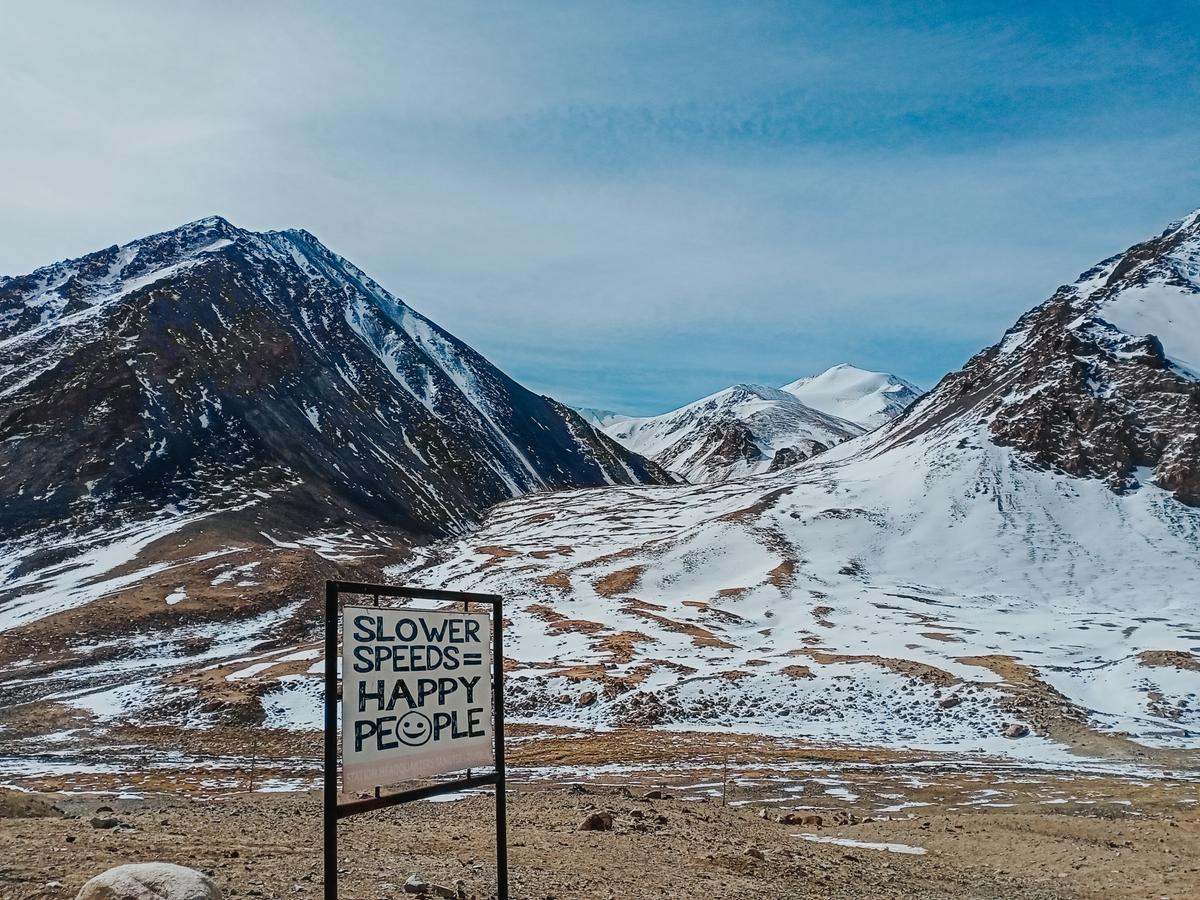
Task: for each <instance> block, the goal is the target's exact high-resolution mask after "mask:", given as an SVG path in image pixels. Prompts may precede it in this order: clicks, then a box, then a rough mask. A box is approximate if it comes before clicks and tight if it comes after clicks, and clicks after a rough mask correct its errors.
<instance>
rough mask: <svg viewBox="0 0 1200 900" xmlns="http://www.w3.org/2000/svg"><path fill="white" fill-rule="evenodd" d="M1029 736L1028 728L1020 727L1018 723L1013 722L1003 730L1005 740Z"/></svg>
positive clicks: (1025, 726)
mask: <svg viewBox="0 0 1200 900" xmlns="http://www.w3.org/2000/svg"><path fill="white" fill-rule="evenodd" d="M1028 734H1029V726H1028V725H1022V724H1021V723H1020V722H1014V723H1013V724H1011V725H1009V726H1008V727H1007V728H1005V729H1004V736H1005V737H1006V738H1023V737H1026V736H1027V735H1028Z"/></svg>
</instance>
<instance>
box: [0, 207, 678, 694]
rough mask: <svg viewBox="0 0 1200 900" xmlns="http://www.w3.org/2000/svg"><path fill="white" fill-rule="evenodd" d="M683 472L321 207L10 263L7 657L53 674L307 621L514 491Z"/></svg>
mask: <svg viewBox="0 0 1200 900" xmlns="http://www.w3.org/2000/svg"><path fill="white" fill-rule="evenodd" d="M668 479H669V476H668V475H667V474H666V473H665V472H663V471H662V470H661V469H660V468H659V467H657V466H656V465H655V464H653V463H650V462H648V461H646V460H643V459H641V458H640V457H638V456H636V455H635V454H633V453H630V452H629V451H628V450H626V449H625V448H623V447H621V446H620V445H619V444H617V443H615V442H614V441H612V440H611V439H610V438H608V437H606V436H605V435H602V434H600V433H598V432H597V431H595V430H594V429H593V428H592V427H591V426H589V425H588V424H587V423H586V422H585V421H584V420H583V419H582V417H580V416H579V415H578V414H577V413H575V412H573V411H572V410H570V409H568V408H567V407H565V406H563V405H561V404H559V403H556V402H555V401H554V400H551V399H549V398H547V397H540V396H537V395H535V394H533V393H531V392H529V391H528V390H526V389H525V388H523V387H521V386H520V385H519V384H517V383H516V382H514V381H513V380H512V379H511V378H509V377H507V376H506V375H505V374H504V373H503V372H501V371H499V370H498V369H496V368H495V367H494V366H492V365H491V364H490V363H489V362H488V361H487V360H486V359H484V358H483V357H482V356H481V355H480V354H478V353H477V352H475V351H474V350H473V349H471V348H470V347H468V346H467V345H466V344H464V343H462V342H461V341H459V340H458V339H457V338H455V337H454V336H453V335H450V334H448V333H447V332H446V331H444V330H443V329H441V328H439V327H438V326H437V325H436V324H434V323H433V322H431V321H430V320H429V319H427V318H425V317H424V316H422V315H420V314H419V313H417V312H416V311H414V310H413V309H411V308H410V307H408V306H407V305H405V304H404V303H403V302H401V301H400V300H398V299H397V298H396V297H394V296H393V295H392V294H390V293H388V292H387V291H386V290H384V289H383V288H382V287H381V286H380V285H378V284H377V283H376V282H375V281H373V280H372V279H371V278H370V277H369V276H367V275H366V274H365V273H363V272H362V271H361V270H360V269H358V268H357V267H355V266H354V265H353V264H351V263H350V262H348V261H347V260H345V259H343V258H342V257H340V256H338V255H336V254H335V253H332V252H331V251H330V250H328V249H327V248H326V247H324V246H323V245H322V244H321V243H320V242H319V241H318V240H317V239H316V238H315V237H313V236H312V235H311V234H309V233H308V232H305V231H282V232H267V233H255V232H250V231H245V230H242V229H239V228H236V227H234V226H233V225H231V224H230V223H229V222H227V221H225V220H224V219H221V218H216V217H214V218H207V219H202V220H200V221H197V222H193V223H191V224H189V225H185V226H183V227H181V228H178V229H175V230H174V231H169V232H165V233H162V234H156V235H153V236H150V237H147V238H144V239H142V240H137V241H134V242H132V243H130V244H126V245H124V246H120V247H110V248H109V249H107V250H102V251H99V252H97V253H92V254H89V255H87V256H84V257H82V258H80V259H74V260H68V261H65V262H60V263H57V264H55V265H51V266H48V267H46V268H43V269H39V270H37V271H36V272H33V273H31V274H29V275H25V276H21V277H15V278H14V277H6V278H0V665H2V664H3V663H4V661H7V662H12V661H13V660H14V659H16V658H18V657H20V658H22V659H25V660H26V661H27V662H28V661H29V660H35V661H37V665H36V666H35V667H34V668H31V669H29V671H31V672H32V671H37V672H39V673H40V677H41V680H42V682H44V683H46V684H49V680H50V673H51V672H69V673H71V676H72V677H81V678H84V680H85V681H86V680H87V678H88V677H89V676H88V675H87V673H88V672H89V671H90V670H89V668H88V666H87V665H86V664H85V662H84V660H87V659H91V658H92V657H93V656H94V655H95V654H97V653H99V654H101V655H104V656H109V657H112V656H114V655H116V656H124V655H129V654H132V656H134V657H136V656H137V655H138V654H143V655H144V654H146V653H152V654H155V655H156V656H157V657H158V658H160V661H161V656H162V655H164V654H165V656H166V658H168V659H169V658H171V657H172V656H178V657H179V658H180V659H184V660H185V659H187V658H189V656H192V657H194V656H195V655H196V654H197V653H200V655H201V656H202V657H203V656H204V655H205V654H216V655H218V656H219V654H220V652H221V648H222V647H223V646H225V644H226V642H228V641H233V643H234V644H236V643H237V641H236V640H234V638H235V637H236V636H237V635H239V634H240V635H246V634H250V635H254V634H255V633H256V629H257V628H260V627H262V624H263V622H265V621H267V620H270V621H271V622H272V623H273V624H272V626H271V628H272V629H273V630H274V632H275V638H276V639H278V636H279V635H280V634H292V635H302V634H307V633H308V632H309V631H310V630H311V628H312V627H313V625H314V623H315V622H319V621H320V619H319V615H320V609H319V604H318V601H317V598H318V597H319V596H320V594H319V591H318V588H319V585H320V581H321V579H322V577H324V576H326V575H332V574H334V573H340V574H342V575H343V576H345V575H354V574H357V575H361V576H376V577H377V576H378V575H379V574H380V572H379V569H380V566H382V565H383V564H384V563H386V562H387V561H389V560H393V559H395V558H397V557H398V556H399V555H400V554H401V553H403V552H404V548H405V547H406V546H408V545H410V544H412V543H414V542H420V541H422V540H427V539H429V537H430V536H437V535H446V534H451V533H460V532H463V531H465V530H466V529H468V528H470V527H471V526H472V525H473V524H474V523H475V522H477V520H478V518H479V517H480V515H481V514H482V513H483V511H484V510H485V509H487V508H488V507H489V506H490V505H492V504H494V503H496V502H497V501H500V500H506V499H511V498H513V497H515V496H519V495H521V494H525V493H529V492H536V491H542V490H549V489H560V488H567V487H581V486H593V485H604V484H635V483H655V482H665V481H667V480H668ZM255 623H258V624H257V625H256V624H255ZM131 630H137V631H139V632H140V633H141V634H142V635H143V637H144V638H145V643H143V642H140V641H139V642H134V643H130V642H128V641H127V640H124V638H125V637H127V635H128V634H129V633H130V632H131ZM68 634H69V635H71V636H72V637H71V639H70V640H67V639H66V638H65V635H68ZM192 639H194V640H193V643H192V644H190V645H189V644H188V643H187V642H188V641H189V640H192ZM258 639H261V638H258ZM189 646H190V647H191V648H192V649H190V650H189V649H187V648H188V647H189ZM77 647H78V648H81V649H76V648H77ZM196 647H203V648H204V649H203V651H202V652H201V651H198V650H196ZM97 648H102V649H99V650H98V649H97ZM47 654H48V655H47ZM135 668H136V667H135ZM96 677H97V678H99V679H100V680H101V681H104V680H105V679H106V678H107V676H106V675H103V674H101V675H97V676H96ZM46 689H47V690H48V689H49V688H46Z"/></svg>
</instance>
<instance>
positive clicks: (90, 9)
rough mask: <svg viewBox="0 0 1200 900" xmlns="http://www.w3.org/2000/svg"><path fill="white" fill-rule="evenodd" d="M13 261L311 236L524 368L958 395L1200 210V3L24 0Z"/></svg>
mask: <svg viewBox="0 0 1200 900" xmlns="http://www.w3.org/2000/svg"><path fill="white" fill-rule="evenodd" d="M0 31H2V32H3V33H4V34H5V36H6V40H5V42H4V45H5V50H4V53H3V54H0V116H2V119H0V121H3V123H4V134H3V137H2V138H0V273H4V274H21V273H25V272H28V271H31V270H33V269H34V268H36V267H38V266H40V265H44V264H47V263H50V262H53V261H57V260H60V259H64V258H69V257H73V256H79V255H82V254H83V253H86V252H89V251H92V250H96V249H99V248H102V247H107V246H110V245H112V244H114V243H122V242H124V241H128V240H132V239H134V238H136V237H139V236H142V235H145V234H149V233H153V232H157V231H162V230H165V229H168V228H172V227H175V226H177V225H179V224H182V223H184V222H188V221H191V220H194V219H197V218H201V217H203V216H206V215H210V214H220V215H223V216H225V217H226V218H228V219H229V220H231V221H232V222H234V224H236V225H239V226H241V227H244V228H251V229H256V230H265V229H274V228H293V227H297V228H307V229H308V230H310V231H312V232H313V233H315V234H316V235H317V236H318V237H319V238H320V239H321V240H322V241H323V242H324V243H325V244H327V245H328V246H329V247H330V248H331V249H333V250H335V251H336V252H338V253H341V254H342V255H343V256H346V257H347V258H349V259H350V260H352V261H353V262H354V263H356V264H357V265H359V266H360V267H361V268H363V269H365V270H366V271H367V272H369V273H370V274H371V275H373V276H374V277H375V278H376V279H377V280H378V281H379V282H380V283H382V284H383V285H385V286H386V287H387V288H388V289H389V290H391V291H392V292H393V293H395V294H397V295H398V296H401V297H403V298H404V299H405V300H406V301H407V302H408V303H409V304H410V305H411V306H413V307H414V308H416V309H417V310H419V311H421V312H422V313H424V314H426V315H428V316H429V317H430V318H432V319H434V321H436V322H438V323H439V324H441V325H442V326H443V327H445V328H447V329H448V330H449V331H451V332H452V333H454V334H456V335H457V336H458V337H460V338H461V339H463V340H465V341H467V342H468V343H470V344H471V345H473V346H474V347H475V348H476V349H478V350H479V351H481V352H482V353H483V354H484V355H486V356H487V357H489V358H490V359H491V360H492V361H493V362H494V363H496V364H497V365H498V366H500V367H501V368H502V369H504V370H505V371H507V372H508V373H509V374H510V375H512V376H513V377H515V378H517V379H518V380H519V381H521V382H523V383H524V384H526V385H527V386H529V387H530V388H532V389H534V390H537V391H540V392H543V393H548V394H551V395H553V396H555V397H557V398H559V399H561V400H564V401H566V402H569V403H573V404H577V405H587V406H594V407H601V408H607V409H615V410H619V411H623V412H629V413H641V414H646V413H654V412H662V411H665V410H668V409H671V408H674V407H677V406H679V405H682V404H684V403H687V402H689V401H691V400H694V399H696V398H698V397H700V396H702V395H704V394H707V393H711V392H713V391H716V390H719V389H721V388H723V387H725V386H727V385H729V384H731V383H734V382H738V381H754V382H761V383H766V384H775V385H780V384H783V383H786V382H789V381H792V380H794V379H796V378H798V377H800V376H803V375H808V374H813V373H816V372H819V371H821V370H823V369H825V368H827V367H828V366H830V365H833V364H836V363H839V362H850V363H853V364H855V365H859V366H862V367H864V368H869V369H877V370H884V371H891V372H895V373H896V374H899V375H901V376H903V377H906V378H908V379H910V380H912V381H915V382H916V383H918V384H919V385H921V386H924V387H929V386H932V385H933V384H934V383H935V382H936V381H937V380H938V379H939V378H940V377H941V376H942V375H943V374H944V373H946V372H948V371H952V370H954V369H956V368H958V367H959V366H961V365H962V363H963V362H965V361H966V359H968V358H969V357H970V356H971V355H972V354H973V353H974V352H976V351H977V350H979V349H981V348H983V347H985V346H987V345H989V344H991V343H994V342H995V341H996V340H998V339H999V337H1000V335H1001V334H1002V333H1003V331H1004V330H1005V329H1006V328H1007V327H1008V326H1009V325H1010V324H1012V322H1013V321H1014V320H1015V319H1016V317H1017V316H1018V315H1019V314H1020V313H1021V312H1023V311H1024V310H1026V309H1027V308H1029V307H1031V306H1033V305H1035V304H1037V303H1039V302H1040V301H1041V300H1043V299H1045V297H1047V296H1048V295H1049V294H1050V293H1051V292H1052V291H1053V290H1054V288H1055V287H1057V286H1058V285H1060V284H1063V283H1066V282H1069V281H1071V280H1073V279H1074V278H1075V276H1076V275H1077V274H1078V273H1079V272H1081V271H1083V270H1084V269H1086V268H1088V267H1089V266H1090V265H1092V264H1093V263H1094V262H1096V261H1098V260H1100V259H1102V258H1104V257H1107V256H1109V255H1112V254H1113V253H1115V252H1118V251H1120V250H1122V249H1124V248H1126V247H1128V246H1129V245H1130V244H1132V243H1135V242H1136V241H1138V240H1141V239H1144V238H1145V237H1147V236H1149V235H1151V234H1154V233H1157V232H1159V231H1161V230H1162V229H1163V228H1164V227H1165V226H1166V225H1167V224H1168V223H1169V222H1171V221H1173V220H1175V219H1178V218H1181V217H1182V216H1184V215H1185V214H1187V213H1188V212H1189V211H1191V210H1192V209H1194V208H1196V207H1198V206H1200V4H1196V3H1172V2H1169V0H1165V2H1156V3H1153V4H1147V3H1143V2H1128V3H1111V4H1110V3H1103V2H1089V3H1079V4H1072V3H1070V2H1065V0H1064V2H1054V3H1038V2H1030V3H1020V4H1017V3H992V4H976V3H971V2H953V3H945V4H942V3H937V2H921V3H911V4H901V3H852V2H846V0H842V2H833V3H820V2H812V3H807V2H793V3H782V4H771V3H765V2H763V3H754V4H742V3H736V4H734V3H730V4H720V3H702V2H693V3H687V4H676V3H667V2H659V3H655V2H641V3H629V4H626V3H621V2H615V0H614V2H603V3H570V2H546V3H534V2H530V3H504V2H491V3H470V4H467V3H454V2H438V3H415V2H414V3H400V2H356V3H353V4H334V3H327V2H320V3H318V2H313V3H307V2H290V3H283V2H275V3H272V2H261V3H243V2H233V0H210V2H206V3H203V4H163V3H160V2H145V3H142V2H122V0H113V2H106V3H103V4H101V3H94V2H79V3H74V2H67V0H56V2H53V3H49V2H47V3H36V4H35V3H28V2H26V0H0Z"/></svg>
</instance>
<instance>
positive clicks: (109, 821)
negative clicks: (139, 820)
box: [92, 816, 121, 828]
mask: <svg viewBox="0 0 1200 900" xmlns="http://www.w3.org/2000/svg"><path fill="white" fill-rule="evenodd" d="M120 824H121V823H120V822H119V821H118V820H117V819H114V818H113V817H112V816H92V827H93V828H116V827H117V826H118V825H120Z"/></svg>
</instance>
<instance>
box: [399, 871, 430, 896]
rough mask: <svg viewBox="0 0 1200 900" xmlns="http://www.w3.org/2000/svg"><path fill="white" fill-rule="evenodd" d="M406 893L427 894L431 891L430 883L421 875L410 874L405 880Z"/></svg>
mask: <svg viewBox="0 0 1200 900" xmlns="http://www.w3.org/2000/svg"><path fill="white" fill-rule="evenodd" d="M404 893H406V894H418V895H420V896H422V897H423V896H425V895H426V894H428V893H429V883H428V882H427V881H425V879H424V878H422V877H421V876H420V875H409V876H408V879H407V880H406V881H405V882H404Z"/></svg>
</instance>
